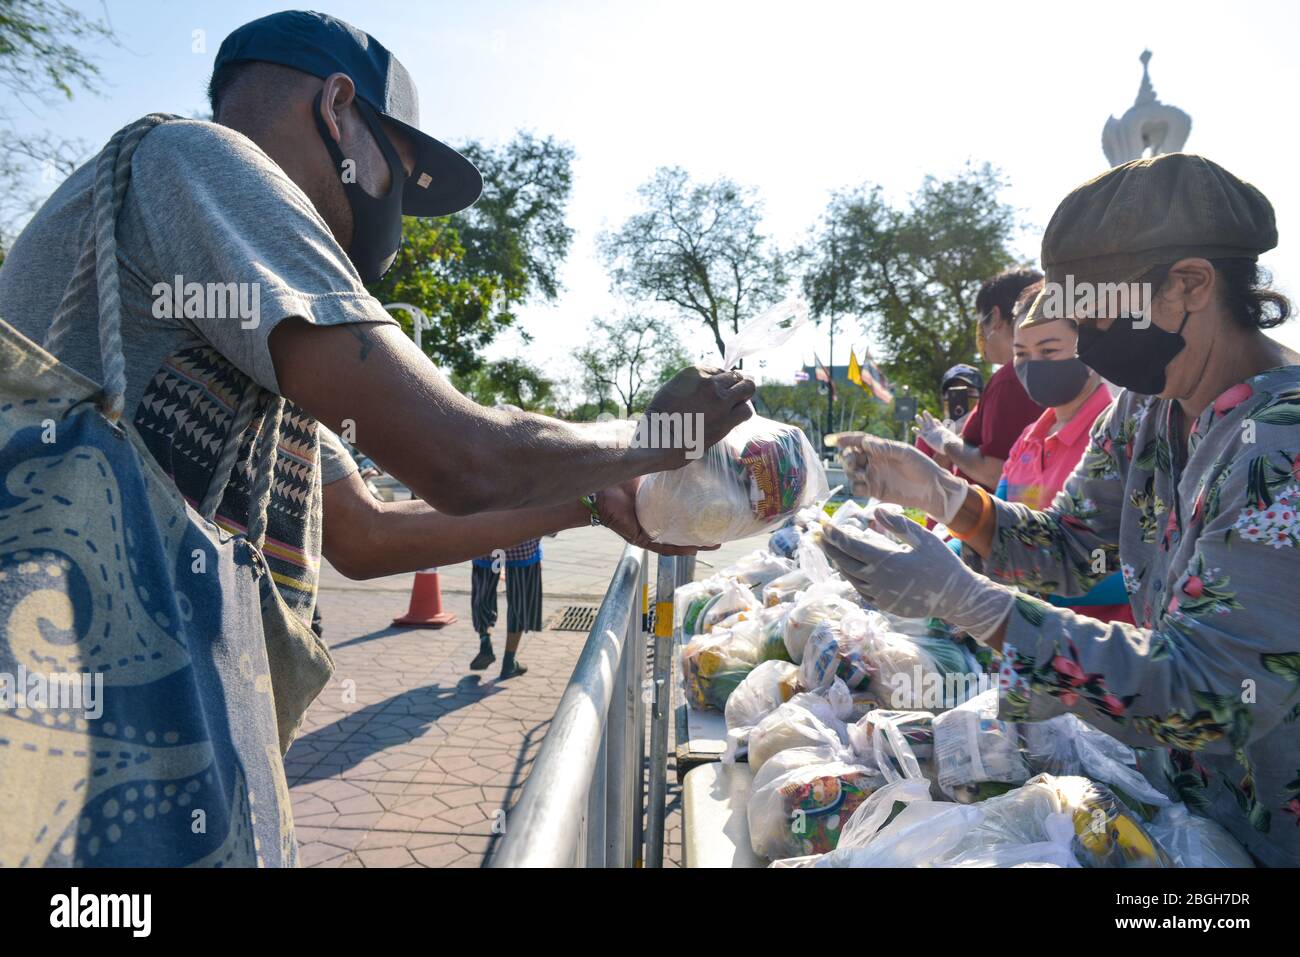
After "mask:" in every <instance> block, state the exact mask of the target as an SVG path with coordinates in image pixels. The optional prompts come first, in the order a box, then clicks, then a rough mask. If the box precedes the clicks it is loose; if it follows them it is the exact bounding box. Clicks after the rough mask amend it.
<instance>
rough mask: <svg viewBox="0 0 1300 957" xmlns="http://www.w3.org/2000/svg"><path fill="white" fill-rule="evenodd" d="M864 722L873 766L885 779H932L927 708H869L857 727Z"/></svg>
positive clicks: (931, 730) (930, 718) (931, 726)
mask: <svg viewBox="0 0 1300 957" xmlns="http://www.w3.org/2000/svg"><path fill="white" fill-rule="evenodd" d="M864 725H865V728H866V730H867V731H868V732H869V734H870V737H871V750H872V754H873V755H874V757H875V759H876V767H878V768H879V769H880V773H881V774H883V775H884V776H885V780H887V781H891V782H892V781H897V780H899V779H901V778H924V779H925V780H927V781H933V780H934V779H935V777H936V776H937V775H936V772H935V768H934V715H933V714H931V713H930V712H929V711H886V710H880V711H872V712H870V713H869V714H868V715H867V716H866V717H865V718H863V719H862V721H860V722H858V727H859V729H862V728H863V726H864ZM850 740H852V738H851V739H850Z"/></svg>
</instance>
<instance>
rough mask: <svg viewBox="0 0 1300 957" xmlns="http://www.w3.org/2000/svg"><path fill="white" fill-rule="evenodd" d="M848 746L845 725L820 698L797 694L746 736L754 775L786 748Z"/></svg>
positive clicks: (824, 700) (812, 695)
mask: <svg viewBox="0 0 1300 957" xmlns="http://www.w3.org/2000/svg"><path fill="white" fill-rule="evenodd" d="M847 743H848V731H847V729H846V728H845V725H844V721H843V720H842V719H841V718H839V717H837V716H836V714H835V710H834V708H832V706H831V704H830V702H828V701H827V700H826V699H825V698H823V697H821V696H820V695H815V694H797V695H795V696H794V697H793V698H791V699H790V700H789V701H787V702H785V703H784V704H783V705H781V706H780V707H778V708H777V709H776V710H775V711H773V712H772V713H771V714H769V715H768V716H767V717H765V718H764V719H763V720H762V721H760V722H759V723H758V724H757V725H756V726H755V727H754V728H753V729H752V730H751V731H750V733H749V766H750V767H751V768H752V769H753V770H754V772H755V773H757V772H758V771H760V770H762V767H763V765H764V764H765V763H766V762H767V760H768V758H770V757H772V755H774V754H778V753H780V752H781V751H785V750H787V749H788V748H807V747H827V746H828V747H832V748H836V749H842V748H844V746H845V745H846V744H847Z"/></svg>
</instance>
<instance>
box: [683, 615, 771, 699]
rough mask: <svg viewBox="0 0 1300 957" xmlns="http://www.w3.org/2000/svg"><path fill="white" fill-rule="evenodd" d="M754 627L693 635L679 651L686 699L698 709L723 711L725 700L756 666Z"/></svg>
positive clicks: (755, 632) (720, 629)
mask: <svg viewBox="0 0 1300 957" xmlns="http://www.w3.org/2000/svg"><path fill="white" fill-rule="evenodd" d="M758 646H759V642H758V635H757V629H756V628H753V627H751V628H743V629H742V628H718V629H715V630H714V631H713V632H712V633H711V634H707V635H697V636H696V637H694V638H692V639H691V640H690V641H689V642H688V643H687V644H686V645H685V647H683V648H682V651H681V666H682V684H683V686H684V687H685V690H686V698H687V700H688V701H689V702H690V703H691V704H692V705H693V706H694V707H696V708H698V709H701V710H706V709H707V710H713V711H723V710H724V709H725V708H726V706H727V699H728V698H729V697H730V696H731V693H732V692H733V691H735V690H736V688H737V687H739V685H740V683H741V682H742V681H744V680H745V677H746V676H747V675H748V674H749V673H750V672H751V671H753V670H754V669H755V668H756V667H758Z"/></svg>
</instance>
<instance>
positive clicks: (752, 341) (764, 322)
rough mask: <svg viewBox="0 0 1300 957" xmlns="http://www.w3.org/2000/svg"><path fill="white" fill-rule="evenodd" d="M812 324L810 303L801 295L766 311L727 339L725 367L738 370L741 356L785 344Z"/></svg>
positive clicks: (782, 301) (724, 358)
mask: <svg viewBox="0 0 1300 957" xmlns="http://www.w3.org/2000/svg"><path fill="white" fill-rule="evenodd" d="M807 324H808V303H806V302H804V300H803V299H801V298H799V297H798V296H791V297H789V298H788V299H783V300H781V301H780V302H778V303H777V304H776V305H774V306H771V307H769V308H768V309H766V310H764V311H763V312H762V313H760V314H759V315H758V316H756V317H755V318H754V319H751V320H750V321H749V322H747V323H745V325H744V326H743V327H742V328H741V330H740V331H739V332H737V333H736V334H735V335H734V336H732V337H731V338H730V339H729V340H728V341H727V349H726V352H724V353H723V357H722V368H724V369H734V368H735V367H736V363H738V362H740V360H741V359H747V358H749V357H750V356H754V355H758V354H759V353H760V352H767V351H768V350H770V349H775V348H777V347H778V346H783V345H785V344H786V343H787V342H789V341H790V338H791V337H792V336H793V335H794V334H795V333H796V332H798V331H799V330H800V329H801V328H803V327H804V326H805V325H807Z"/></svg>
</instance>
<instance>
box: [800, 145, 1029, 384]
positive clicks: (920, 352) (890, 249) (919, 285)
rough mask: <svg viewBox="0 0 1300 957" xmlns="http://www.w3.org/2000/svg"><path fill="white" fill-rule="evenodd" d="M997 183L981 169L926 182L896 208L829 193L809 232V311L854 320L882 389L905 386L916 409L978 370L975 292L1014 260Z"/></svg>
mask: <svg viewBox="0 0 1300 957" xmlns="http://www.w3.org/2000/svg"><path fill="white" fill-rule="evenodd" d="M1003 185H1004V184H1003V181H1002V178H1001V175H1000V174H999V173H998V172H997V171H996V170H995V169H994V168H992V167H991V166H988V165H987V164H986V165H983V166H979V167H967V168H966V169H965V170H963V171H962V172H961V173H959V174H958V175H956V176H954V177H953V178H951V179H946V180H945V179H937V178H935V177H932V176H927V177H926V178H925V180H924V181H923V182H922V184H921V188H920V189H919V190H918V191H917V192H916V193H915V194H913V195H912V196H911V197H910V198H909V201H908V202H907V204H906V205H905V206H903V207H901V208H900V207H894V206H891V205H890V204H889V203H888V202H886V200H885V197H884V194H883V191H882V190H881V188H880V187H878V186H871V185H865V186H862V187H860V188H858V189H854V190H849V191H846V192H841V193H837V194H835V195H834V196H833V197H832V199H831V202H830V205H829V206H828V208H827V210H826V214H825V216H824V218H823V221H822V226H821V228H820V230H819V232H817V233H816V234H815V238H816V242H815V243H814V251H815V255H813V256H812V257H811V265H810V268H809V270H808V272H807V274H806V275H805V279H804V289H805V292H806V294H807V295H808V296H809V297H810V299H811V300H812V305H813V308H814V309H816V310H818V311H819V312H822V313H830V314H836V313H838V312H839V311H841V310H843V311H850V310H851V311H854V312H856V313H857V315H859V316H860V317H861V318H862V321H863V323H864V326H865V328H866V331H867V332H868V333H869V334H870V335H872V336H873V337H874V338H875V339H876V340H877V341H878V342H880V343H881V345H882V347H883V348H882V350H881V352H880V353H879V355H878V358H879V359H880V360H881V364H882V366H884V368H885V371H886V373H887V374H888V375H889V377H890V379H891V381H892V382H893V383H894V384H895V385H902V384H907V385H909V386H911V390H912V394H913V395H915V396H917V397H918V399H919V400H920V402H921V405H922V407H925V406H927V405H928V406H929V407H930V408H937V407H938V388H939V381H940V379H941V378H942V376H943V373H944V371H945V370H946V369H948V368H949V367H950V366H952V365H954V364H955V363H958V362H972V363H973V362H977V359H976V348H975V325H976V316H975V294H976V292H978V291H979V286H980V283H981V282H983V281H984V280H985V279H987V278H989V277H990V276H993V275H995V274H996V273H998V272H1000V271H1001V270H1002V269H1005V268H1007V267H1008V266H1010V265H1011V264H1012V263H1013V261H1014V257H1013V256H1012V254H1011V251H1010V249H1009V242H1010V240H1011V237H1012V234H1013V232H1014V230H1015V211H1014V210H1013V209H1012V208H1011V207H1010V206H1009V205H1007V204H1005V203H1003V202H1002V201H1001V200H1000V198H999V192H1000V190H1001V188H1002V186H1003Z"/></svg>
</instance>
